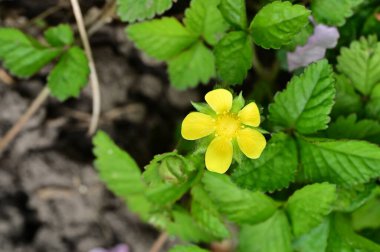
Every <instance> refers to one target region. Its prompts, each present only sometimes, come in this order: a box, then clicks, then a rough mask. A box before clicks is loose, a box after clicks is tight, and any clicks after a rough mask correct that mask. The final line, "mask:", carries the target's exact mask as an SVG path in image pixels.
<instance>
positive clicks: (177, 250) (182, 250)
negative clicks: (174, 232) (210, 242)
mask: <svg viewBox="0 0 380 252" xmlns="http://www.w3.org/2000/svg"><path fill="white" fill-rule="evenodd" d="M169 252H208V250H204V249H201V248H199V247H197V246H194V245H188V246H175V247H174V248H172V249H170V250H169Z"/></svg>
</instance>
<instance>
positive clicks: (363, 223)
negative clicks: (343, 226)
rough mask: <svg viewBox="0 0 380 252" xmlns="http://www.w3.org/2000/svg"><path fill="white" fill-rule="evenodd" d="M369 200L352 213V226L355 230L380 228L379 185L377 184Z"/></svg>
mask: <svg viewBox="0 0 380 252" xmlns="http://www.w3.org/2000/svg"><path fill="white" fill-rule="evenodd" d="M370 196H371V197H370V199H369V201H367V202H366V204H364V205H363V206H361V207H360V208H358V209H357V210H356V211H355V212H354V213H353V214H352V226H353V228H354V229H355V230H363V229H365V228H373V229H375V228H380V187H379V186H377V187H376V188H375V190H373V192H372V194H371V195H370Z"/></svg>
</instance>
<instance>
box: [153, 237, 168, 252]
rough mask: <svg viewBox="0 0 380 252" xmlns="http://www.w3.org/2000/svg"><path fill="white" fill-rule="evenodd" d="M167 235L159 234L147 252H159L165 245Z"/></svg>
mask: <svg viewBox="0 0 380 252" xmlns="http://www.w3.org/2000/svg"><path fill="white" fill-rule="evenodd" d="M168 237H169V236H168V234H167V233H165V232H163V233H161V234H160V236H159V237H158V238H157V239H156V240H155V241H154V243H153V245H152V247H151V248H150V250H149V252H160V251H161V248H162V246H164V245H165V243H166V241H167V239H168Z"/></svg>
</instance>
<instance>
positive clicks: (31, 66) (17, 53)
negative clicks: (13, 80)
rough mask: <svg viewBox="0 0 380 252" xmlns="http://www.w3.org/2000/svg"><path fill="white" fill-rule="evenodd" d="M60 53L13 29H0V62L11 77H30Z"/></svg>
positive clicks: (57, 49) (56, 49)
mask: <svg viewBox="0 0 380 252" xmlns="http://www.w3.org/2000/svg"><path fill="white" fill-rule="evenodd" d="M60 53H61V49H59V48H48V47H44V46H42V45H41V44H39V43H38V42H37V41H36V40H34V39H33V38H30V37H29V36H27V35H25V34H24V33H22V32H21V31H19V30H17V29H13V28H0V61H3V64H4V67H5V68H6V69H8V70H9V71H10V72H11V73H12V74H13V75H15V76H18V77H30V76H31V75H33V74H35V73H37V72H38V71H39V70H40V69H41V68H42V67H44V66H45V65H47V64H48V63H49V62H51V61H52V60H53V59H54V58H56V57H57V56H58V55H59V54H60Z"/></svg>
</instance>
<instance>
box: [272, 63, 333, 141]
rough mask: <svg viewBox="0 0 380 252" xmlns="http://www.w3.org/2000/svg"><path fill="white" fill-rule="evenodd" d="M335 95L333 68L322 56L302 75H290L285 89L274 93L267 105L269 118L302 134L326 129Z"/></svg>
mask: <svg viewBox="0 0 380 252" xmlns="http://www.w3.org/2000/svg"><path fill="white" fill-rule="evenodd" d="M334 95H335V89H334V79H333V76H332V69H331V67H330V65H329V64H328V63H327V61H326V60H321V61H319V62H317V63H314V64H312V65H310V66H309V67H308V68H306V70H305V72H304V73H303V74H302V75H301V76H299V77H298V76H295V77H293V78H292V79H291V81H290V82H289V84H288V87H287V88H286V90H285V91H282V92H280V93H278V94H277V95H276V96H275V98H274V103H273V104H271V105H270V106H269V119H270V120H271V121H272V122H273V123H274V124H276V125H281V126H283V127H285V128H290V129H295V130H297V131H298V132H300V133H302V134H311V133H315V132H316V131H318V130H322V129H326V128H327V124H328V122H329V121H330V117H329V113H330V111H331V109H332V106H333V104H334Z"/></svg>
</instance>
